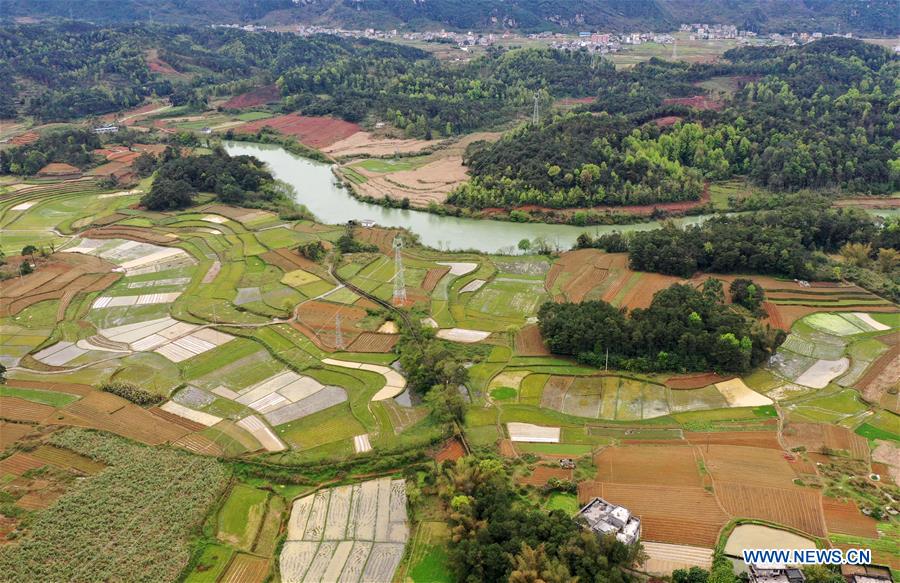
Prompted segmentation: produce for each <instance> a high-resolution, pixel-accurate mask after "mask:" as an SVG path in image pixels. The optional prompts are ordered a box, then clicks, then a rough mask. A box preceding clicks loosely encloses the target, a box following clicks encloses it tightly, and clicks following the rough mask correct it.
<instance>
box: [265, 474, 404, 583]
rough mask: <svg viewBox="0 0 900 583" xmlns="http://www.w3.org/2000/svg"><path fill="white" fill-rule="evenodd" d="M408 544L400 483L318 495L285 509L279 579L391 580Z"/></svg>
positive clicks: (286, 581)
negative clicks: (286, 510)
mask: <svg viewBox="0 0 900 583" xmlns="http://www.w3.org/2000/svg"><path fill="white" fill-rule="evenodd" d="M408 539H409V525H408V524H407V516H406V483H405V482H404V481H403V480H391V479H390V478H380V479H378V480H370V481H368V482H362V483H361V484H353V485H350V486H340V487H337V488H329V489H325V490H319V491H318V492H316V493H315V494H311V495H309V496H306V497H304V498H300V499H298V500H296V501H294V504H293V507H292V508H291V517H290V519H289V520H288V532H287V541H286V542H285V543H284V547H283V548H282V551H281V556H280V558H279V563H280V567H281V580H282V581H283V582H284V583H300V582H305V581H340V582H345V581H346V582H355V581H367V582H368V581H371V582H383V581H391V580H393V578H394V573H395V571H396V570H397V566H398V565H399V564H400V560H401V559H402V558H403V551H404V548H405V547H406V541H407V540H408Z"/></svg>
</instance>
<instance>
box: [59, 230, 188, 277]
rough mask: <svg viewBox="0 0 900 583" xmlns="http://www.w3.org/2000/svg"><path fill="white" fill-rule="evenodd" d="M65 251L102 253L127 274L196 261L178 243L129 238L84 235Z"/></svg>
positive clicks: (158, 269) (152, 270) (153, 271)
mask: <svg viewBox="0 0 900 583" xmlns="http://www.w3.org/2000/svg"><path fill="white" fill-rule="evenodd" d="M174 237H175V236H174V235H173V238H174ZM63 251H64V252H66V253H83V254H86V255H96V256H98V257H102V258H104V259H106V260H107V261H111V262H112V263H115V264H116V265H118V266H119V268H120V269H121V270H123V271H125V273H126V274H127V275H142V274H145V273H155V272H157V271H164V270H167V269H173V268H175V267H179V266H182V265H193V264H194V263H195V261H194V260H193V259H192V258H191V256H190V255H188V254H187V252H186V251H184V250H183V249H179V248H178V247H163V246H161V245H153V244H150V243H139V242H137V241H129V240H126V239H82V240H81V241H80V242H79V243H78V245H77V246H76V247H70V248H68V249H64V250H63Z"/></svg>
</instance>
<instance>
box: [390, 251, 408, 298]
mask: <svg viewBox="0 0 900 583" xmlns="http://www.w3.org/2000/svg"><path fill="white" fill-rule="evenodd" d="M393 302H394V305H395V306H402V305H404V304H406V282H405V281H404V278H403V238H402V237H400V236H399V235H398V236H397V237H394V297H393Z"/></svg>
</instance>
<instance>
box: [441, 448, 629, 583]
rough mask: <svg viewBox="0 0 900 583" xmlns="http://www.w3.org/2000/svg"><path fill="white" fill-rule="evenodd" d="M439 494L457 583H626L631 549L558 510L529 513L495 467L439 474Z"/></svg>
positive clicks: (467, 461)
mask: <svg viewBox="0 0 900 583" xmlns="http://www.w3.org/2000/svg"><path fill="white" fill-rule="evenodd" d="M442 471H443V473H442V475H441V476H440V489H441V494H442V498H443V500H444V502H445V504H446V507H447V514H448V522H449V524H450V529H451V536H450V542H449V543H448V555H449V562H450V566H451V568H452V570H453V574H454V575H455V577H456V580H457V581H460V582H467V583H468V582H472V583H475V582H476V581H477V582H481V581H513V582H516V583H525V582H533V581H545V582H547V583H564V582H569V581H573V580H575V578H576V577H577V580H579V581H605V582H608V583H629V582H631V581H633V580H634V578H633V576H632V575H631V573H630V568H631V567H632V566H633V565H634V563H635V562H636V560H638V559H639V558H640V556H641V552H642V551H641V548H640V546H639V545H634V546H626V545H623V544H622V543H620V542H619V541H617V540H616V539H615V537H613V536H607V537H598V536H596V535H594V534H593V533H591V532H589V531H587V530H586V529H584V528H582V527H581V525H580V524H579V523H577V522H576V521H574V520H573V519H572V518H571V517H569V516H567V515H566V514H565V513H564V512H563V511H561V510H553V511H551V512H549V513H548V512H546V511H544V510H541V509H538V508H535V507H534V506H533V505H532V504H530V503H529V502H528V501H527V500H525V499H523V498H521V497H520V496H519V495H518V494H517V493H516V491H515V490H514V488H513V486H512V483H511V480H510V477H509V475H508V474H507V471H506V469H505V468H504V466H503V464H502V463H501V462H499V461H497V460H494V459H478V458H475V457H464V458H460V459H459V460H457V461H456V463H455V464H453V465H450V464H449V463H447V464H446V465H445V466H444V467H443V468H442Z"/></svg>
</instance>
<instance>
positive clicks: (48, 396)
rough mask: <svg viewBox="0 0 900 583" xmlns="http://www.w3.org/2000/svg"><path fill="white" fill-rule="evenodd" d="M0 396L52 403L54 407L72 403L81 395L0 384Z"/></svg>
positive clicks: (46, 403)
mask: <svg viewBox="0 0 900 583" xmlns="http://www.w3.org/2000/svg"><path fill="white" fill-rule="evenodd" d="M0 397H18V398H19V399H25V400H26V401H33V402H35V403H43V404H44V405H52V406H54V407H65V406H66V405H68V404H69V403H74V402H75V401H77V400H78V399H80V398H81V397H79V396H78V395H71V394H69V393H56V392H53V391H41V390H38V389H20V388H17V387H7V386H5V385H0Z"/></svg>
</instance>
